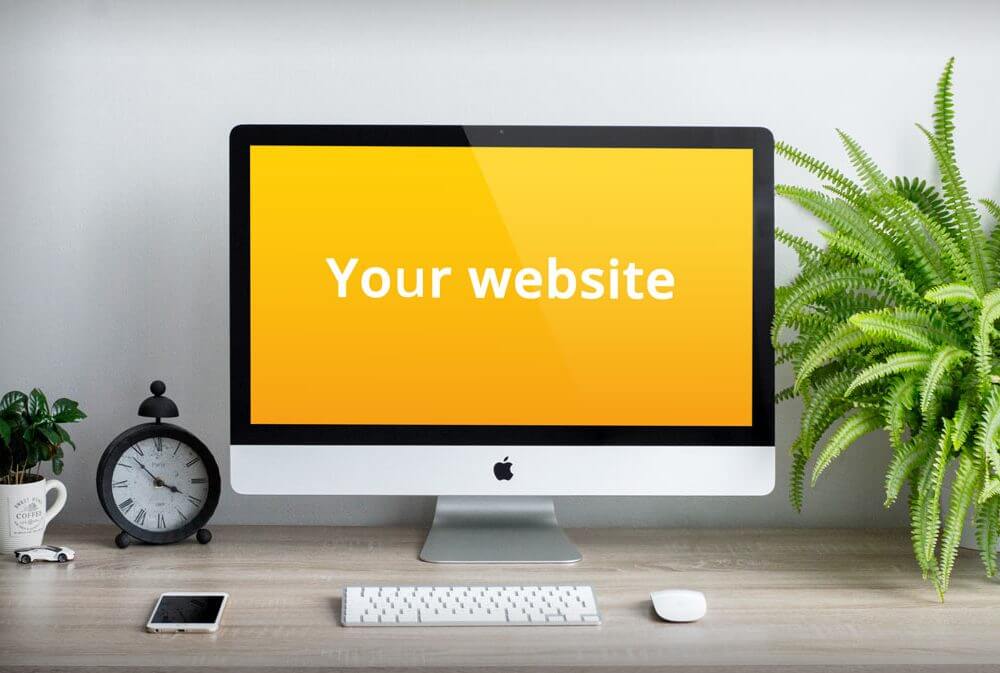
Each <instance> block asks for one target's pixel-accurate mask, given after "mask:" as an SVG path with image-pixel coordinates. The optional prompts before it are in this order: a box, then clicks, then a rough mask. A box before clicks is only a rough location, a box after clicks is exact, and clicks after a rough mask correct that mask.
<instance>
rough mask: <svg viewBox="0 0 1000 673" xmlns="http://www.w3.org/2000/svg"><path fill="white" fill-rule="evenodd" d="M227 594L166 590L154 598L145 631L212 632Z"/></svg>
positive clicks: (217, 626)
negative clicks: (156, 598) (153, 605)
mask: <svg viewBox="0 0 1000 673" xmlns="http://www.w3.org/2000/svg"><path fill="white" fill-rule="evenodd" d="M228 602H229V594H226V593H217V592H201V591H195V592H182V591H168V592H166V593H162V594H160V599H159V600H158V601H156V606H155V607H154V608H153V612H152V614H150V615H149V621H148V622H147V623H146V630H147V631H149V632H150V633H215V632H216V631H218V630H219V622H221V621H222V611H223V610H225V609H226V603H228Z"/></svg>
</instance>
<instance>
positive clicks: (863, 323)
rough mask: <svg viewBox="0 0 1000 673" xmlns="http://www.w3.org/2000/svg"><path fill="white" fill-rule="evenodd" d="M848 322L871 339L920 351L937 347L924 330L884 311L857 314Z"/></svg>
mask: <svg viewBox="0 0 1000 673" xmlns="http://www.w3.org/2000/svg"><path fill="white" fill-rule="evenodd" d="M850 322H851V324H852V325H854V326H855V327H857V328H858V329H859V330H861V331H862V332H864V333H865V334H866V335H868V336H869V337H871V338H872V339H878V340H886V341H893V342H897V343H901V344H905V345H907V346H910V347H912V348H916V349H917V350H921V351H931V350H934V348H935V346H936V345H937V344H936V343H935V342H934V341H932V340H931V339H930V338H929V337H928V336H927V334H926V333H925V331H924V330H922V329H920V328H919V327H917V326H914V325H913V324H910V323H908V322H906V321H903V320H900V319H899V318H897V317H896V316H894V315H892V314H891V313H887V312H884V311H872V312H870V313H858V314H856V315H854V316H851V319H850Z"/></svg>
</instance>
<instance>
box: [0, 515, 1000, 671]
mask: <svg viewBox="0 0 1000 673" xmlns="http://www.w3.org/2000/svg"><path fill="white" fill-rule="evenodd" d="M214 533H215V539H214V541H213V542H212V543H211V544H210V545H208V546H205V547H202V546H200V545H198V544H197V543H195V542H190V543H182V544H179V545H174V546H168V547H147V546H142V545H135V546H133V547H130V548H129V549H127V550H119V549H116V548H115V547H114V545H113V544H112V537H113V535H114V531H112V529H111V528H110V527H107V526H87V527H60V526H53V527H52V529H51V530H50V532H49V534H48V535H47V540H48V541H50V542H52V543H56V544H67V545H69V546H71V547H73V548H74V549H75V550H76V551H77V554H78V559H77V560H76V561H75V562H72V563H69V564H65V565H57V564H44V563H43V564H34V565H31V566H18V565H16V564H15V563H13V562H12V561H10V562H6V561H5V562H2V563H0V669H2V670H21V671H26V670H48V669H52V668H54V669H67V668H73V667H92V668H93V669H94V670H97V669H100V668H103V667H122V668H120V669H119V670H121V671H138V670H147V671H148V670H164V669H169V668H174V667H177V668H187V669H200V670H214V669H228V670H238V671H259V670H274V669H279V668H286V667H291V668H310V667H323V668H326V669H332V668H357V667H365V666H371V667H378V668H380V669H382V670H397V669H398V670H404V669H411V668H425V669H428V670H434V671H443V670H469V669H473V668H482V667H485V668H490V667H492V668H494V669H495V670H504V671H509V670H536V669H537V670H543V669H554V668H559V667H563V670H565V671H580V670H584V669H602V670H622V669H627V668H631V667H648V668H673V667H676V669H685V668H694V667H706V668H699V670H701V671H709V670H733V669H739V668H741V666H742V665H747V664H750V665H756V666H757V667H759V669H758V670H762V671H764V670H768V671H770V670H774V669H775V668H776V667H777V666H781V665H785V666H790V667H792V669H794V670H802V667H803V665H812V667H810V668H809V670H844V668H843V667H849V668H852V670H856V668H868V667H870V668H871V669H886V668H890V669H891V668H896V670H899V671H903V670H905V671H907V673H911V672H912V671H917V670H926V671H931V670H941V669H942V668H943V666H944V665H945V664H954V665H964V668H963V670H967V671H969V670H987V669H990V670H997V668H998V667H997V666H996V665H995V664H1000V609H998V608H1000V584H998V583H997V582H994V581H990V580H986V579H985V578H984V577H983V575H982V569H981V567H980V564H979V559H978V557H977V555H976V554H975V553H973V552H968V551H963V552H962V554H961V558H960V560H959V564H958V568H957V569H956V572H955V578H954V580H953V583H952V589H951V592H950V593H949V594H948V599H947V602H946V603H945V604H943V605H942V604H940V603H939V602H938V600H937V596H936V594H935V592H934V590H933V589H932V588H931V587H930V586H929V585H927V584H925V583H924V582H922V581H921V579H920V574H919V572H918V571H917V569H916V566H915V563H914V561H913V559H912V558H911V554H910V545H909V542H908V540H907V536H906V533H905V532H904V531H838V530H771V531H759V530H742V531H740V530H734V531H723V530H688V531H680V530H582V529H581V530H572V531H570V537H571V538H572V539H573V540H574V542H576V543H577V544H578V545H579V546H580V547H581V549H582V550H583V553H584V560H583V562H581V563H579V564H577V565H575V566H441V565H430V564H427V563H421V562H419V561H417V552H418V551H419V549H420V544H421V542H422V541H423V536H424V531H422V530H414V529H406V528H388V529H375V528H314V527H299V528H296V527H291V528H286V527H270V526H243V527H219V528H216V529H214ZM463 583H464V584H519V583H533V584H564V583H566V584H568V583H576V584H592V585H593V586H594V588H595V590H596V592H597V600H598V605H599V606H600V608H601V611H602V612H603V616H604V625H603V626H600V627H597V628H585V627H566V628H530V627H523V628H509V627H479V628H396V629H385V628H383V629H371V628H367V629H366V628H350V629H347V628H343V627H341V626H340V625H339V614H340V592H341V588H342V587H343V586H344V585H347V584H389V585H400V584H463ZM666 587H690V588H696V589H701V590H703V591H704V592H705V593H706V595H707V597H708V605H709V611H708V616H707V617H706V618H705V619H704V620H702V621H701V622H699V623H695V624H675V625H671V624H665V623H662V622H659V621H657V619H656V618H655V617H654V616H653V614H652V613H651V610H650V607H649V596H648V594H649V591H650V590H652V589H661V588H666ZM170 590H192V591H210V590H224V591H228V592H230V594H231V595H232V598H231V602H230V605H229V608H228V610H227V612H226V615H225V617H224V618H223V627H222V629H221V630H220V632H219V633H217V634H215V635H193V634H188V635H172V636H165V635H154V634H149V633H146V632H145V631H144V629H143V627H144V624H145V620H146V618H147V617H148V615H149V612H150V610H151V609H152V606H153V602H154V601H155V599H156V597H157V596H158V594H159V592H161V591H170ZM838 667H840V668H838ZM854 667H856V668H854ZM897 667H898V668H897Z"/></svg>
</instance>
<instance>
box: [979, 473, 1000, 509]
mask: <svg viewBox="0 0 1000 673" xmlns="http://www.w3.org/2000/svg"><path fill="white" fill-rule="evenodd" d="M998 495H1000V479H997V478H996V477H990V479H989V480H988V481H987V482H986V483H985V484H984V485H983V490H982V491H981V492H980V493H979V502H980V503H984V502H986V501H987V500H989V499H990V498H994V497H996V496H998Z"/></svg>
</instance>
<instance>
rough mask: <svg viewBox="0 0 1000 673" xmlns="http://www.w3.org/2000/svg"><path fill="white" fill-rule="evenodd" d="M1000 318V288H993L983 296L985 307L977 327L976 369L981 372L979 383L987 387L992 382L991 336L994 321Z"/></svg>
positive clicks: (980, 314)
mask: <svg viewBox="0 0 1000 673" xmlns="http://www.w3.org/2000/svg"><path fill="white" fill-rule="evenodd" d="M998 319H1000V290H993V291H992V292H990V293H989V294H987V295H986V296H985V297H983V309H982V311H980V313H979V324H978V325H977V329H976V343H975V351H976V371H977V372H978V373H979V384H980V386H982V387H986V386H988V385H989V383H990V374H991V373H992V371H993V346H992V344H991V342H990V337H991V336H992V335H993V323H995V322H996V321H997V320H998Z"/></svg>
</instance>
